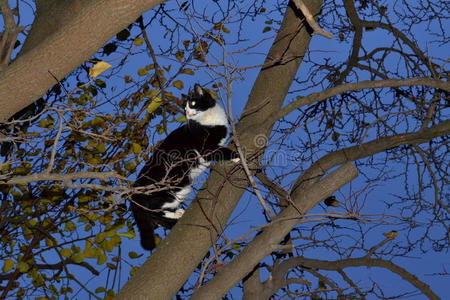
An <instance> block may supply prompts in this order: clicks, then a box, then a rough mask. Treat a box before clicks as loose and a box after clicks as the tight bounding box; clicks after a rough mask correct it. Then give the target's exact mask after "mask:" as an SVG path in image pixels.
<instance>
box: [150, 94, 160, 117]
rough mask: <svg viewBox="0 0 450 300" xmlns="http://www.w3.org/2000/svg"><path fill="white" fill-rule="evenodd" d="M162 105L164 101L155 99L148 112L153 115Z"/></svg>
mask: <svg viewBox="0 0 450 300" xmlns="http://www.w3.org/2000/svg"><path fill="white" fill-rule="evenodd" d="M161 104H162V99H161V98H159V97H155V98H153V100H152V102H150V104H149V105H148V107H147V111H148V113H149V114H151V113H153V112H154V111H155V110H157V109H158V107H160V106H161Z"/></svg>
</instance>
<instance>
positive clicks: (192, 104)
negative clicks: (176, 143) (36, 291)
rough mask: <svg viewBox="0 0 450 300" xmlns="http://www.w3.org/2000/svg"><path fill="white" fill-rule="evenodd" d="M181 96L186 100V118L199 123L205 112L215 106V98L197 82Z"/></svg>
mask: <svg viewBox="0 0 450 300" xmlns="http://www.w3.org/2000/svg"><path fill="white" fill-rule="evenodd" d="M183 98H184V100H185V101H186V107H185V110H186V118H187V119H188V120H194V121H198V122H200V123H201V120H202V118H203V115H204V114H205V112H207V111H208V110H210V109H211V108H213V107H215V106H216V100H214V98H213V97H212V96H211V94H210V93H209V92H208V91H207V90H206V89H204V88H202V87H201V86H200V85H199V84H195V85H194V89H193V90H191V91H189V94H188V95H183Z"/></svg>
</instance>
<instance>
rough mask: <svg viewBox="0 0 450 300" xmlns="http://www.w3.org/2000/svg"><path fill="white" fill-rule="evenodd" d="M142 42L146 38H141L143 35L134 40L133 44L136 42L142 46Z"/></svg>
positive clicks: (136, 44)
mask: <svg viewBox="0 0 450 300" xmlns="http://www.w3.org/2000/svg"><path fill="white" fill-rule="evenodd" d="M142 43H144V39H143V38H141V37H138V38H136V39H135V40H134V42H133V44H134V45H135V46H140V45H142Z"/></svg>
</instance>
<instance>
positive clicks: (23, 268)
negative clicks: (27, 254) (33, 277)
mask: <svg viewBox="0 0 450 300" xmlns="http://www.w3.org/2000/svg"><path fill="white" fill-rule="evenodd" d="M29 268H30V266H29V265H28V264H27V263H26V262H24V261H21V262H19V263H18V264H17V270H19V272H21V273H25V272H27V271H28V269H29Z"/></svg>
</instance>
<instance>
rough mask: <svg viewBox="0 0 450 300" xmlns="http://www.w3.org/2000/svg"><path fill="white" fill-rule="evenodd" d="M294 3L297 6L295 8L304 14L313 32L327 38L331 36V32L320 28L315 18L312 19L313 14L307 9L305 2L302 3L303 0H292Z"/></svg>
mask: <svg viewBox="0 0 450 300" xmlns="http://www.w3.org/2000/svg"><path fill="white" fill-rule="evenodd" d="M294 3H295V5H296V6H297V8H298V9H299V10H301V12H302V13H303V15H304V16H305V18H306V21H308V24H309V26H311V28H312V29H314V33H315V34H319V35H323V36H324V37H326V38H329V39H332V38H333V34H331V33H330V32H328V31H326V30H324V29H322V28H321V27H320V26H319V25H318V24H317V22H316V20H314V16H313V14H312V13H311V12H310V11H309V9H308V7H307V6H306V5H305V3H303V0H294Z"/></svg>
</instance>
